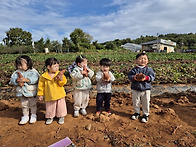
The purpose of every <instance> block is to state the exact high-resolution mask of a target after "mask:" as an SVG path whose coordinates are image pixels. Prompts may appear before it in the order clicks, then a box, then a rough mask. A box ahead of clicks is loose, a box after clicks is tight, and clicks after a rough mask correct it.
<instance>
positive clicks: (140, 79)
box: [136, 73, 145, 81]
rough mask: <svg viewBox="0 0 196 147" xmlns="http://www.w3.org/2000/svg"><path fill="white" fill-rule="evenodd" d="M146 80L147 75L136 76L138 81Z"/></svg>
mask: <svg viewBox="0 0 196 147" xmlns="http://www.w3.org/2000/svg"><path fill="white" fill-rule="evenodd" d="M144 78H145V75H144V74H143V73H139V74H136V79H137V80H138V81H142V80H143V79H144Z"/></svg>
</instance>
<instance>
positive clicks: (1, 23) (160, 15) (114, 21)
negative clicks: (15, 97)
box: [0, 0, 196, 42]
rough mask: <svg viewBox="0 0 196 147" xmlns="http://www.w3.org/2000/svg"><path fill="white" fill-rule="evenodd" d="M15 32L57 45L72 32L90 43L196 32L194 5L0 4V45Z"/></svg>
mask: <svg viewBox="0 0 196 147" xmlns="http://www.w3.org/2000/svg"><path fill="white" fill-rule="evenodd" d="M15 27H19V28H22V29H23V30H24V31H28V32H30V33H31V34H32V37H33V40H34V41H37V40H39V39H40V38H41V37H43V38H44V39H46V38H49V39H50V40H51V41H52V40H58V41H61V40H62V39H63V38H64V37H67V38H69V35H70V33H71V32H73V31H74V29H75V28H80V29H82V30H83V31H84V32H86V33H88V34H90V35H91V36H93V41H95V40H97V41H98V42H105V41H112V40H114V39H126V38H131V39H136V38H139V37H140V36H141V35H143V36H146V35H149V36H156V34H157V33H158V34H168V33H196V0H0V42H1V41H2V39H3V38H5V37H6V33H5V32H6V31H9V30H10V28H15Z"/></svg>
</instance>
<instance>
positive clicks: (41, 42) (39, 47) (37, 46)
mask: <svg viewBox="0 0 196 147" xmlns="http://www.w3.org/2000/svg"><path fill="white" fill-rule="evenodd" d="M44 48H45V43H44V38H43V37H42V38H41V39H40V40H38V41H36V42H35V49H36V50H37V51H38V52H40V53H43V52H44Z"/></svg>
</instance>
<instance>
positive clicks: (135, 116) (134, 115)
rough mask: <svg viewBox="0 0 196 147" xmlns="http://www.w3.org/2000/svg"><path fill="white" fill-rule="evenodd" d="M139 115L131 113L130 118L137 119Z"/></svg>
mask: <svg viewBox="0 0 196 147" xmlns="http://www.w3.org/2000/svg"><path fill="white" fill-rule="evenodd" d="M139 116H140V114H139V113H134V114H133V115H132V117H131V118H132V119H133V120H136V119H138V118H139Z"/></svg>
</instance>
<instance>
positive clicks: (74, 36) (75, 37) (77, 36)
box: [70, 28, 92, 44]
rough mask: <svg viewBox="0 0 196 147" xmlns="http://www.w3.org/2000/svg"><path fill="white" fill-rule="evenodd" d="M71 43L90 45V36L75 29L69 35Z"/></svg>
mask: <svg viewBox="0 0 196 147" xmlns="http://www.w3.org/2000/svg"><path fill="white" fill-rule="evenodd" d="M70 38H71V41H72V42H73V43H74V44H77V43H89V44H90V43H91V40H92V36H91V35H89V34H88V33H85V32H83V30H81V29H79V28H78V29H75V30H74V31H73V32H72V33H71V34H70Z"/></svg>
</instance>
